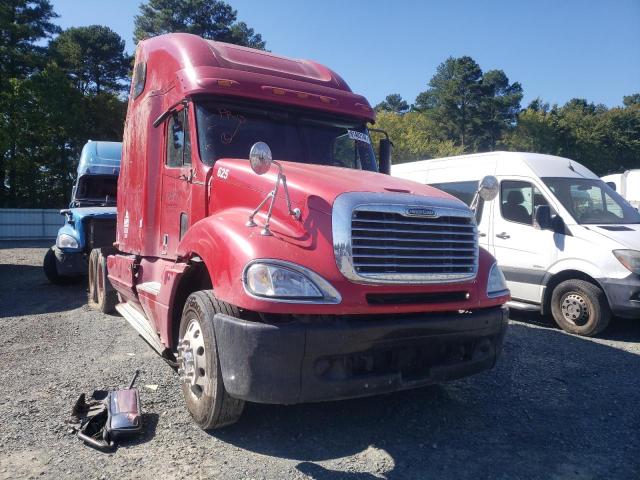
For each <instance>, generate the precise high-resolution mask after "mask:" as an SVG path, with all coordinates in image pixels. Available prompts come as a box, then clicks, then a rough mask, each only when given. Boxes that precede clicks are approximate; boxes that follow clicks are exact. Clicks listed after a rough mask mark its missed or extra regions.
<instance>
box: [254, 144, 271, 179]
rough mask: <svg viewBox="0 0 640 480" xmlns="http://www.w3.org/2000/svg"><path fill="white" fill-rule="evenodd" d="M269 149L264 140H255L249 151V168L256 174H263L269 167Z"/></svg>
mask: <svg viewBox="0 0 640 480" xmlns="http://www.w3.org/2000/svg"><path fill="white" fill-rule="evenodd" d="M271 160H272V156H271V149H270V148H269V145H267V144H266V143H264V142H256V143H254V144H253V146H252V147H251V150H250V151H249V163H250V164H251V169H252V170H253V171H254V172H255V173H257V174H258V175H263V174H265V173H267V172H268V171H269V169H270V168H271Z"/></svg>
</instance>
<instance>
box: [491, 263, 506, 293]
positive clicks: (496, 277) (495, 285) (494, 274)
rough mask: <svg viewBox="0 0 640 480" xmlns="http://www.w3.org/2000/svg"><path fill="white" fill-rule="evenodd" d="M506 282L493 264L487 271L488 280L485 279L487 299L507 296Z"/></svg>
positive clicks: (500, 271)
mask: <svg viewBox="0 0 640 480" xmlns="http://www.w3.org/2000/svg"><path fill="white" fill-rule="evenodd" d="M508 293H509V289H508V288H507V281H506V280H505V278H504V274H503V273H502V270H500V267H499V266H498V264H497V263H494V264H493V265H492V266H491V270H489V278H488V279H487V297H501V296H502V295H507V294H508Z"/></svg>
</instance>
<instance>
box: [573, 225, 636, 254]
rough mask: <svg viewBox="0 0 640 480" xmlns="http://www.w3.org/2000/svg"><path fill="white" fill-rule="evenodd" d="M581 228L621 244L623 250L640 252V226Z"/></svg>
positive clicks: (587, 226)
mask: <svg viewBox="0 0 640 480" xmlns="http://www.w3.org/2000/svg"><path fill="white" fill-rule="evenodd" d="M581 226H582V227H583V228H586V229H589V230H590V231H592V232H595V233H597V234H598V235H601V236H603V237H605V238H607V239H609V240H612V241H614V242H616V243H618V244H620V245H621V248H626V249H631V250H638V251H640V224H637V223H633V224H628V225H581Z"/></svg>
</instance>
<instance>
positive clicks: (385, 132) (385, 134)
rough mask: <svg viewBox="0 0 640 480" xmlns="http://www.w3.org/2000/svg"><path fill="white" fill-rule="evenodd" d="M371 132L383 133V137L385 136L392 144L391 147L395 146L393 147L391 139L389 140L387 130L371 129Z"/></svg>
mask: <svg viewBox="0 0 640 480" xmlns="http://www.w3.org/2000/svg"><path fill="white" fill-rule="evenodd" d="M369 131H370V132H376V133H381V134H382V135H384V136H385V137H386V138H387V140H389V143H391V146H392V147H393V146H395V145H393V142H392V141H391V139H390V138H389V134H388V133H387V131H386V130H382V129H381V128H369Z"/></svg>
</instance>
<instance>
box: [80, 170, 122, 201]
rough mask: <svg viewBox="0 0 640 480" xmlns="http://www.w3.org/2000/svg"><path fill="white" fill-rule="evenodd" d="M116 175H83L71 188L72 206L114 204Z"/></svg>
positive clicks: (116, 185)
mask: <svg viewBox="0 0 640 480" xmlns="http://www.w3.org/2000/svg"><path fill="white" fill-rule="evenodd" d="M117 191H118V177H116V176H113V175H83V176H81V177H80V178H78V183H77V184H76V186H75V187H74V189H73V199H72V200H71V206H72V207H81V206H94V205H99V206H114V205H115V204H116V196H117Z"/></svg>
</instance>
